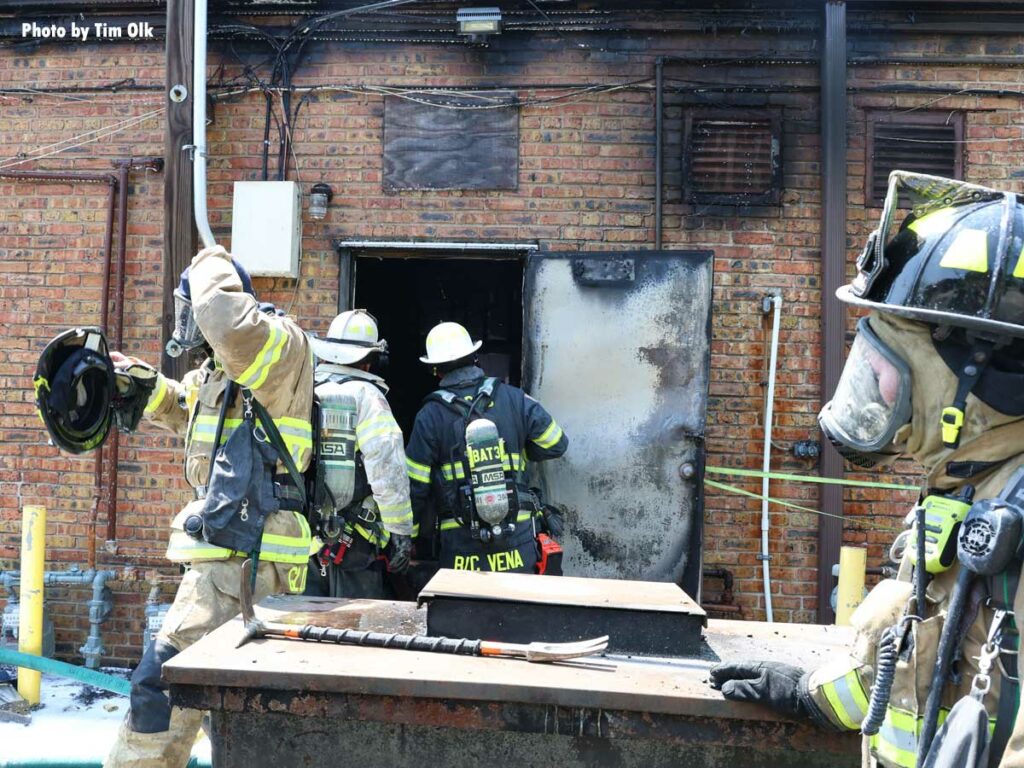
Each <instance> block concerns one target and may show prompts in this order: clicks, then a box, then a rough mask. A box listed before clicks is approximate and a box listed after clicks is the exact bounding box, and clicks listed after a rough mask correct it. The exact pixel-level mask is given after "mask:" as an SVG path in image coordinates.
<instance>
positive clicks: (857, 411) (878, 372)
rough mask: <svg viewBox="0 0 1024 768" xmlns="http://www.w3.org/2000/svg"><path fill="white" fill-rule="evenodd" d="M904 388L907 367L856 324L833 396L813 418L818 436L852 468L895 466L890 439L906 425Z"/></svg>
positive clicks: (907, 380)
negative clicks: (816, 424)
mask: <svg viewBox="0 0 1024 768" xmlns="http://www.w3.org/2000/svg"><path fill="white" fill-rule="evenodd" d="M910 385H911V379H910V366H908V365H907V363H906V362H905V361H904V360H903V358H901V357H900V356H899V355H898V354H896V352H895V351H894V350H893V349H892V348H891V347H889V346H888V345H887V344H886V343H885V342H883V341H882V340H881V339H880V338H879V337H878V335H877V334H876V333H875V332H874V331H873V330H872V329H871V324H870V323H869V322H868V319H867V318H863V319H861V321H860V322H859V323H858V324H857V337H856V338H855V339H854V342H853V348H852V349H851V350H850V355H849V357H848V358H847V360H846V365H845V367H844V368H843V373H842V376H841V377H840V379H839V385H838V386H837V387H836V392H835V395H834V396H833V398H832V400H831V401H829V402H828V403H826V404H825V407H824V408H822V410H821V413H820V414H819V415H818V423H819V425H820V426H821V430H822V432H823V433H824V434H825V437H827V438H828V440H829V442H831V443H832V445H834V446H835V448H836V450H837V451H838V452H839V453H840V455H841V456H843V458H845V459H846V460H848V461H850V462H851V463H853V464H856V465H858V466H861V467H873V466H875V465H876V464H878V463H880V462H881V463H886V462H889V461H893V460H895V458H896V457H897V456H898V455H899V453H900V452H899V451H898V450H896V448H895V446H894V438H895V436H896V433H897V431H898V430H899V429H900V427H902V426H904V425H905V424H907V423H908V422H909V421H910V416H911V407H910V391H911V386H910Z"/></svg>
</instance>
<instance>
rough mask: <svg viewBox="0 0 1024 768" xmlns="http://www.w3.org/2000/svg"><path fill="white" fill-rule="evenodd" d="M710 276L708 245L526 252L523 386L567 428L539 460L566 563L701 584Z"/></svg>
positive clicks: (574, 569)
mask: <svg viewBox="0 0 1024 768" xmlns="http://www.w3.org/2000/svg"><path fill="white" fill-rule="evenodd" d="M711 278H712V254H711V253H710V252H709V251H638V252H632V253H574V252H567V253H550V252H549V253H543V252H541V253H536V254H532V255H531V256H530V257H529V260H528V262H527V268H526V276H525V284H524V289H523V303H524V316H525V319H524V325H523V336H524V338H523V369H524V370H523V386H524V389H526V391H527V392H529V393H530V394H531V395H533V396H534V397H536V398H537V399H538V400H539V401H540V402H541V403H542V404H543V405H544V406H545V407H546V408H547V409H548V410H549V411H550V412H551V414H552V415H553V416H554V417H555V419H556V420H557V421H558V422H559V424H561V425H562V427H563V428H564V430H565V432H566V434H567V435H568V438H569V449H568V451H567V453H566V454H565V456H563V457H562V458H561V459H557V460H554V461H549V462H544V463H539V464H537V465H535V466H534V470H533V471H534V477H535V478H536V479H538V480H539V481H540V484H541V487H542V488H543V490H544V492H545V497H546V498H547V499H549V500H551V501H554V502H557V503H559V504H562V505H565V507H566V508H567V519H566V533H565V535H564V536H563V541H562V544H563V546H564V547H565V561H564V562H565V572H566V573H567V574H570V575H578V576H599V577H612V578H629V579H644V580H650V581H673V582H676V583H679V584H681V585H682V586H683V588H684V589H685V590H686V591H687V592H688V593H689V594H690V595H692V596H694V597H695V598H696V597H697V596H698V593H699V588H700V559H701V558H700V551H701V531H702V515H703V503H702V494H701V482H702V479H703V470H704V421H705V412H706V408H707V392H708V367H709V361H710V316H711Z"/></svg>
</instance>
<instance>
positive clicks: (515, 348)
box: [352, 256, 523, 439]
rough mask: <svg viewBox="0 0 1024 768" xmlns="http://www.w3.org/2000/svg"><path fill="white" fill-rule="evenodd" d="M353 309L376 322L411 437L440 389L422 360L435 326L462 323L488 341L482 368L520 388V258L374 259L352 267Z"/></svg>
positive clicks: (396, 408) (394, 400) (398, 410)
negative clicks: (425, 407) (422, 411)
mask: <svg viewBox="0 0 1024 768" xmlns="http://www.w3.org/2000/svg"><path fill="white" fill-rule="evenodd" d="M353 282H354V284H355V294H354V298H353V305H352V306H353V307H359V308H362V309H365V310H367V311H368V312H369V313H370V314H372V315H373V316H374V317H376V318H377V323H378V326H379V328H380V334H381V337H382V338H385V339H387V341H388V347H389V352H390V355H389V356H390V363H389V366H388V369H387V371H385V372H384V377H385V378H386V379H387V382H388V385H389V386H390V387H391V390H390V392H389V393H388V401H389V402H390V403H391V409H392V411H393V412H394V414H395V418H396V419H397V420H398V424H399V426H401V428H402V432H403V433H404V434H405V436H406V439H408V437H409V433H410V431H411V430H412V424H413V420H414V419H415V418H416V412H417V411H418V410H419V408H420V405H421V403H422V402H423V398H424V397H426V396H427V395H428V394H430V393H431V392H433V391H434V390H435V389H437V386H438V380H437V378H436V377H435V376H434V375H433V372H432V371H431V368H430V367H429V366H427V365H425V364H423V363H421V362H420V356H421V355H423V354H425V347H424V344H425V341H426V338H427V333H428V332H429V331H430V329H431V328H432V327H434V326H435V325H436V324H437V323H440V322H444V321H452V322H456V323H461V324H462V325H464V326H465V327H466V328H467V329H468V330H469V333H470V335H471V336H472V337H473V338H474V339H479V340H482V341H483V346H482V347H481V348H480V365H481V367H482V368H483V369H484V370H485V371H486V372H487V374H488V375H489V376H496V377H498V378H500V379H502V380H503V381H507V382H508V383H510V384H514V385H516V386H518V385H519V380H520V369H521V362H522V336H523V333H522V328H523V262H522V261H521V260H520V259H519V258H498V259H484V258H475V259H474V258H470V259H467V258H446V257H444V256H429V257H425V258H376V257H366V256H362V257H357V258H356V259H355V261H354V264H353Z"/></svg>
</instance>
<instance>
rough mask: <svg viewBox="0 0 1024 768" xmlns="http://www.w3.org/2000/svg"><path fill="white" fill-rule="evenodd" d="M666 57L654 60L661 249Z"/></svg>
mask: <svg viewBox="0 0 1024 768" xmlns="http://www.w3.org/2000/svg"><path fill="white" fill-rule="evenodd" d="M664 102H665V59H664V58H663V57H662V56H659V57H658V58H657V59H656V60H655V62H654V249H655V250H656V251H660V250H661V212H662V191H661V185H662V182H663V177H662V174H663V173H664V170H663V169H662V165H664V162H663V161H664V157H663V153H664V139H665V136H664V120H665V118H664V115H663V114H662V111H663V110H664V107H665V103H664Z"/></svg>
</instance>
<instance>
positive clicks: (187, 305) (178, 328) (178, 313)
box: [166, 288, 205, 357]
mask: <svg viewBox="0 0 1024 768" xmlns="http://www.w3.org/2000/svg"><path fill="white" fill-rule="evenodd" d="M204 341H205V339H204V338H203V332H202V331H200V330H199V325H198V324H197V323H196V316H195V314H194V313H193V312H192V301H191V300H190V299H189V297H188V296H186V295H185V293H184V292H183V291H182V290H181V288H176V289H175V290H174V332H173V333H172V334H171V339H170V341H168V342H167V349H166V351H167V354H168V355H170V356H171V357H179V356H181V354H182V353H184V352H187V351H188V350H190V349H195V348H196V347H198V346H200V345H201V344H202V343H203V342H204Z"/></svg>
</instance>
